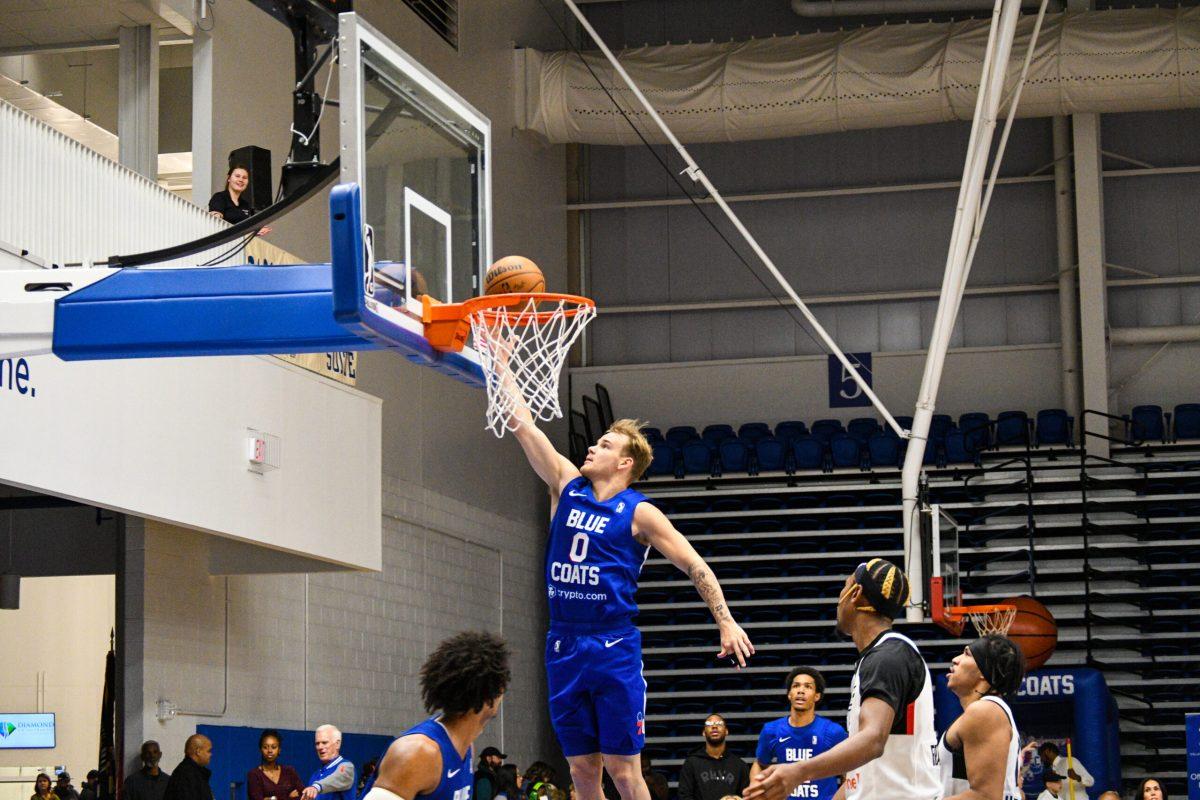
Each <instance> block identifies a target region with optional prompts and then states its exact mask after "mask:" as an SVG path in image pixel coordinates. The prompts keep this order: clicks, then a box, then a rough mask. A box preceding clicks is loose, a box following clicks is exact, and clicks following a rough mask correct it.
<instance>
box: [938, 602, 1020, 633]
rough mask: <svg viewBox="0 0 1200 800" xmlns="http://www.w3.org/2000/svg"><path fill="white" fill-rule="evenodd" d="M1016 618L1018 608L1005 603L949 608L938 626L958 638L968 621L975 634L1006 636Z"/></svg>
mask: <svg viewBox="0 0 1200 800" xmlns="http://www.w3.org/2000/svg"><path fill="white" fill-rule="evenodd" d="M1016 618H1017V607H1016V606H1013V605H1008V604H1004V603H1001V604H997V605H986V606H949V607H948V608H946V610H945V612H944V613H943V615H942V620H941V621H940V622H939V623H938V624H939V625H941V626H942V627H943V628H945V629H946V630H948V631H950V632H951V633H953V634H955V635H956V636H957V635H961V634H962V632H963V628H964V627H965V625H966V622H967V620H970V621H971V625H972V627H974V628H975V632H976V633H978V634H979V635H980V636H987V635H989V634H992V633H995V634H999V635H1000V636H1005V635H1007V634H1008V629H1009V628H1011V627H1012V624H1013V620H1015V619H1016Z"/></svg>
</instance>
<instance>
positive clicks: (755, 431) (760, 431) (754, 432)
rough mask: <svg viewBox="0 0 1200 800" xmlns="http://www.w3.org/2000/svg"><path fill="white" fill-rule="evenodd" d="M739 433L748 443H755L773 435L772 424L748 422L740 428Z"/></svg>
mask: <svg viewBox="0 0 1200 800" xmlns="http://www.w3.org/2000/svg"><path fill="white" fill-rule="evenodd" d="M737 435H738V438H739V439H741V440H742V441H743V442H745V443H746V444H749V445H753V444H754V443H755V442H757V441H758V440H759V439H765V438H767V437H768V436H770V435H771V426H770V425H768V424H767V423H765V422H747V423H746V424H744V425H742V426H741V427H740V428H738V432H737Z"/></svg>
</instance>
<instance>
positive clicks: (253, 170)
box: [229, 144, 274, 211]
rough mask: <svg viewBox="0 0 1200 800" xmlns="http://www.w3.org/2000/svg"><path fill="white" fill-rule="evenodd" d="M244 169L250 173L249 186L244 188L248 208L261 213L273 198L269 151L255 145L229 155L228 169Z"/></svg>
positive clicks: (240, 148)
mask: <svg viewBox="0 0 1200 800" xmlns="http://www.w3.org/2000/svg"><path fill="white" fill-rule="evenodd" d="M235 166H242V167H245V168H246V169H247V170H249V171H250V185H249V186H247V187H246V195H247V196H248V197H249V198H250V207H251V208H253V209H254V210H255V211H262V210H263V209H264V208H266V207H267V206H269V205H271V201H272V200H273V199H274V196H273V195H272V194H271V151H270V150H267V149H266V148H264V147H258V146H256V145H252V144H251V145H247V146H245V147H239V148H238V149H237V150H233V151H231V152H230V153H229V168H230V169H233V168H234V167H235Z"/></svg>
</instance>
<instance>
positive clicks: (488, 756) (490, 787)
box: [471, 747, 508, 800]
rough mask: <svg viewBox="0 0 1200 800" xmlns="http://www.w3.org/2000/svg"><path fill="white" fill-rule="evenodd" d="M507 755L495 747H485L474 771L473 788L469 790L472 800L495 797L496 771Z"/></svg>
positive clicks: (484, 799) (490, 799)
mask: <svg viewBox="0 0 1200 800" xmlns="http://www.w3.org/2000/svg"><path fill="white" fill-rule="evenodd" d="M506 758H508V756H507V755H505V754H504V753H501V752H500V751H499V750H497V749H496V748H495V747H485V748H483V752H481V753H480V754H479V766H478V767H477V768H476V769H475V787H474V788H473V789H472V790H471V797H473V798H474V800H492V798H493V797H495V796H496V787H497V784H496V770H497V769H499V768H500V767H501V766H502V765H503V764H504V759H506Z"/></svg>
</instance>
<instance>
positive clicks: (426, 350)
mask: <svg viewBox="0 0 1200 800" xmlns="http://www.w3.org/2000/svg"><path fill="white" fill-rule="evenodd" d="M360 197H361V190H360V189H359V187H358V184H356V183H342V184H338V185H337V186H335V187H333V191H331V192H330V193H329V238H330V243H331V251H332V255H333V317H334V319H336V320H337V321H338V322H339V323H341V324H342V325H343V326H345V328H346V330H348V331H351V332H352V333H354V334H356V335H357V336H360V337H362V338H363V339H366V340H368V341H371V342H374V343H375V344H377V345H378V346H380V347H387V348H390V349H392V350H396V351H397V352H399V353H400V354H401V355H403V356H404V357H405V358H407V359H408V360H409V361H412V362H413V363H415V364H421V365H422V366H426V367H432V368H433V369H435V370H437V371H438V372H442V373H445V374H446V375H449V376H451V377H453V378H457V379H458V380H460V381H462V382H463V383H466V384H469V385H471V386H483V385H484V376H483V369H482V368H480V366H479V364H477V363H475V362H474V361H472V360H471V359H469V358H466V357H465V356H463V355H461V354H459V353H444V352H442V351H440V350H435V349H434V348H433V347H432V346H431V345H430V344H429V340H427V339H426V338H425V337H424V336H421V335H420V334H417V333H414V332H412V331H410V330H408V329H407V328H403V327H401V326H399V325H397V324H395V323H394V322H391V321H390V320H387V319H385V318H383V317H381V316H379V315H378V314H376V313H375V312H373V311H372V310H371V309H370V308H368V307H367V304H366V295H365V294H364V293H363V280H364V272H365V269H366V261H365V254H364V248H363V223H362V203H361V201H360Z"/></svg>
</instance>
